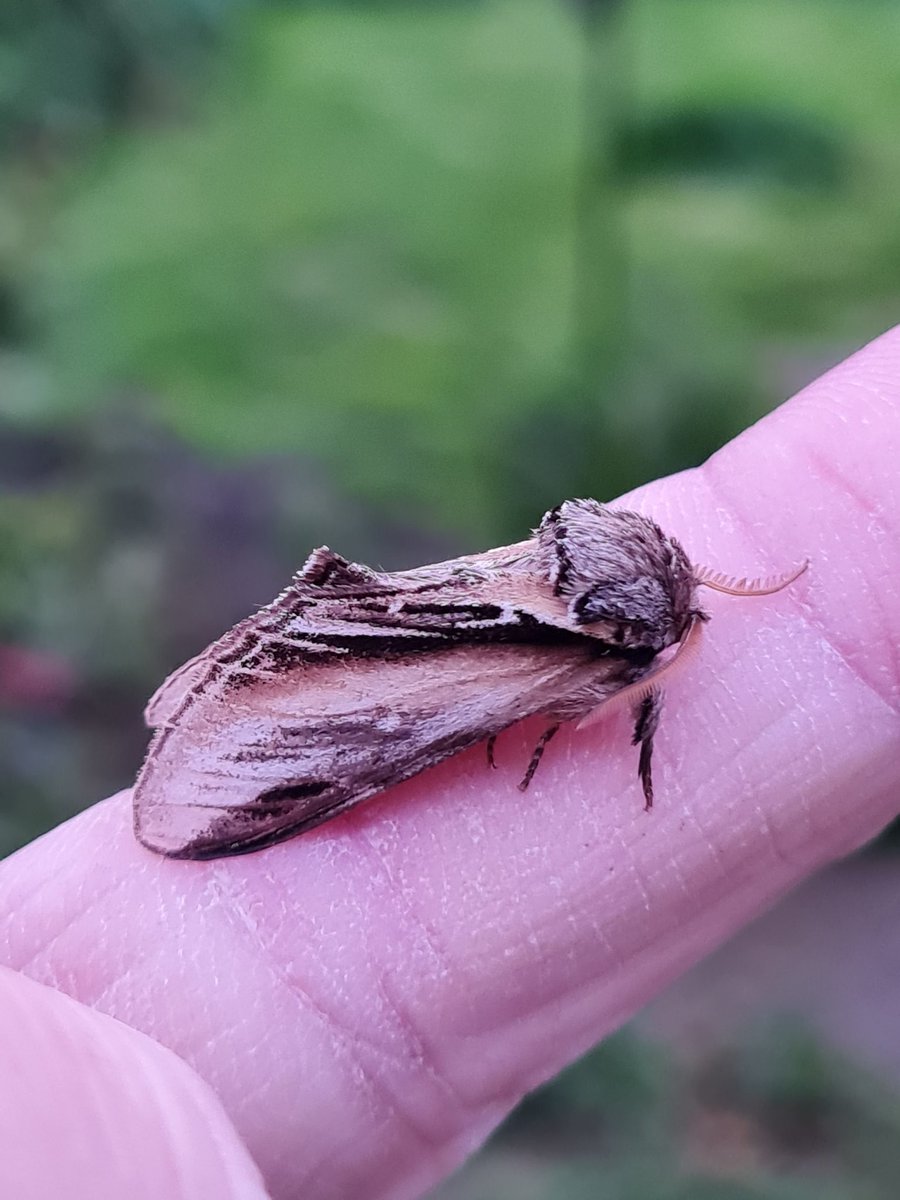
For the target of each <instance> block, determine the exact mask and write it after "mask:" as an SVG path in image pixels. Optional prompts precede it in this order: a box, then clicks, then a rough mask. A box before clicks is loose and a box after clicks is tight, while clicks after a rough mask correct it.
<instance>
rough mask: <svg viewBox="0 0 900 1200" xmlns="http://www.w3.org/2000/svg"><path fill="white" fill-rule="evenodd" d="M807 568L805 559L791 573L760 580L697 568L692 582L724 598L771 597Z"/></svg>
mask: <svg viewBox="0 0 900 1200" xmlns="http://www.w3.org/2000/svg"><path fill="white" fill-rule="evenodd" d="M808 567H809V559H808V558H807V559H804V561H803V562H802V563H801V564H800V566H799V567H795V568H794V570H793V571H788V572H787V573H786V574H784V575H769V576H766V577H765V578H762V579H737V578H735V577H734V576H733V575H723V574H721V573H720V572H718V571H711V570H710V569H709V567H699V568H697V569H696V570H695V571H694V580H695V582H696V583H697V584H698V585H699V586H700V587H708V588H712V590H713V591H714V592H724V593H725V595H726V596H771V595H772V593H773V592H780V591H782V589H783V588H786V587H788V586H789V585H790V584H792V583H793V582H794V580H795V579H799V578H800V576H801V575H802V574H803V572H804V571H805V570H806V569H807V568H808Z"/></svg>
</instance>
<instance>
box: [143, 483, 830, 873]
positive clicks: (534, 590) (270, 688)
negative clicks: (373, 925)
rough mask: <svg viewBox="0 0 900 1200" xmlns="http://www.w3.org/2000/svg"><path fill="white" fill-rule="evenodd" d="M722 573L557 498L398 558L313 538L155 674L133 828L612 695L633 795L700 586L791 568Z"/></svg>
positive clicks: (577, 711)
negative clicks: (626, 737)
mask: <svg viewBox="0 0 900 1200" xmlns="http://www.w3.org/2000/svg"><path fill="white" fill-rule="evenodd" d="M805 565H806V564H804V565H803V566H801V567H800V568H799V569H798V570H795V571H793V572H792V573H790V574H787V575H784V576H782V577H780V578H776V579H770V580H756V581H749V580H734V579H729V578H726V577H724V576H721V575H717V574H714V573H712V572H710V571H708V570H706V569H703V568H697V567H694V566H692V565H691V563H690V561H689V560H688V557H687V555H686V554H685V552H684V550H683V549H682V547H681V545H680V544H679V543H678V542H677V541H676V540H675V538H673V537H669V536H667V535H666V534H665V533H663V531H662V530H661V529H660V528H659V526H658V525H657V524H656V523H655V522H653V521H652V520H650V519H649V518H648V517H645V516H642V515H640V514H639V513H636V512H629V511H626V510H621V509H614V508H609V507H607V506H606V505H603V504H599V503H597V501H595V500H567V501H566V502H565V503H563V504H560V505H559V506H558V507H557V508H554V509H552V510H551V511H550V512H548V513H547V514H546V516H545V517H544V519H543V520H542V521H541V524H540V526H539V527H538V529H537V530H536V531H535V533H534V534H533V536H532V537H530V538H528V539H527V540H526V541H523V542H518V543H516V544H515V545H512V546H504V547H502V548H500V549H497V550H488V551H486V552H485V553H483V554H472V555H468V556H466V557H463V558H456V559H452V560H450V561H449V562H443V563H438V564H436V565H433V566H426V567H419V568H416V569H415V570H410V571H398V572H383V571H375V570H372V569H371V568H369V567H366V566H361V565H359V564H358V563H352V562H348V561H347V560H346V559H344V558H341V556H340V555H339V554H335V553H333V551H331V550H329V549H328V548H327V547H324V546H323V547H320V548H319V549H318V550H314V551H313V552H312V554H310V556H309V558H308V559H307V561H306V563H305V564H304V565H303V567H302V568H301V570H300V571H298V572H297V574H296V575H295V576H294V578H293V580H292V581H291V583H290V584H289V585H288V587H287V588H286V589H285V590H284V591H283V592H282V593H281V595H280V596H278V597H277V598H276V599H275V600H274V601H273V602H272V603H271V604H269V605H268V606H267V607H265V608H263V609H261V610H260V611H259V612H257V613H256V614H255V615H253V616H251V617H248V618H247V619H246V620H244V621H241V622H240V623H239V624H237V625H236V626H235V627H234V628H233V629H231V630H230V631H229V632H228V633H226V634H225V635H224V636H223V637H221V638H219V640H218V641H216V642H214V643H213V644H212V645H211V646H210V647H209V648H208V649H206V650H204V651H203V653H202V654H199V655H198V656H197V657H196V658H192V659H191V660H190V661H189V662H187V663H185V664H184V666H182V667H181V668H180V669H179V670H177V671H175V673H174V674H172V675H170V676H169V678H168V679H167V680H166V681H165V683H163V685H162V686H161V687H160V688H159V690H158V691H157V692H156V694H155V695H154V696H153V697H152V699H151V700H150V702H149V704H148V705H147V709H146V713H145V716H146V720H147V724H148V725H149V726H150V727H151V728H153V729H155V730H156V732H155V734H154V736H153V740H152V742H151V744H150V748H149V751H148V753H147V757H146V760H145V762H144V765H143V768H142V770H141V773H140V775H139V777H138V780H137V785H136V787H135V791H134V818H135V831H136V833H137V837H138V838H139V840H140V841H141V842H143V844H144V845H145V846H148V847H149V848H150V849H151V850H155V851H157V852H158V853H160V854H166V855H170V856H172V857H174V858H214V857H217V856H219V855H226V854H242V853H245V852H247V851H251V850H258V849H261V848H262V847H264V846H269V845H272V843H274V842H278V841H281V840H282V839H283V838H287V837H292V836H293V835H294V834H299V833H303V832H305V831H306V830H308V829H312V828H313V827H314V826H316V825H320V824H321V823H322V822H323V821H328V820H330V819H331V818H332V817H334V816H337V815H338V814H339V813H342V812H345V811H346V810H347V809H348V808H351V807H353V806H354V805H355V804H358V803H359V802H360V801H361V800H365V799H366V798H367V797H369V796H374V795H375V794H376V793H378V792H381V791H383V790H384V789H385V788H387V787H390V786H391V785H392V784H395V783H398V782H400V781H401V780H403V779H408V778H410V776H412V775H416V774H417V773H418V772H420V771H424V770H425V769H426V767H430V766H432V765H433V764H434V763H437V762H440V760H441V759H444V758H446V757H448V756H449V755H451V754H456V753H457V752H458V751H460V750H463V749H465V748H466V747H467V746H472V745H474V744H475V743H476V742H480V741H482V740H487V744H488V757H489V758H491V755H492V750H493V741H494V739H495V737H496V735H497V734H498V733H500V731H501V730H503V729H505V728H507V726H509V725H512V724H513V723H514V722H516V721H519V720H521V719H522V718H524V717H529V716H534V715H536V714H539V715H541V716H543V717H544V718H545V719H546V722H547V727H546V730H545V732H544V734H543V736H542V737H541V738H540V740H539V742H538V745H537V746H536V747H535V750H534V754H533V756H532V759H531V761H530V763H529V764H528V767H527V770H526V771H525V774H524V778H523V780H522V784H521V785H520V786H522V787H527V785H528V782H529V781H530V779H531V777H532V775H533V774H534V771H535V769H536V768H537V765H538V763H539V761H540V757H541V754H542V753H543V751H544V747H545V746H546V744H547V742H548V741H549V739H550V738H551V737H552V735H553V733H554V732H555V731H556V729H557V728H558V727H559V724H560V723H561V722H563V721H572V720H577V721H579V722H580V724H581V725H582V726H583V725H587V724H590V723H592V721H593V720H594V718H595V717H596V716H597V715H602V714H604V713H605V712H606V711H608V710H609V709H610V708H613V707H620V706H622V705H625V706H627V707H628V708H629V709H630V711H631V713H632V715H633V719H634V738H633V740H634V744H635V745H637V746H639V748H640V749H639V761H638V771H639V777H640V781H641V784H642V787H643V794H644V799H645V803H646V806H647V807H649V806H650V804H651V803H652V799H653V784H652V777H651V753H652V748H653V736H654V733H655V732H656V729H657V725H658V723H659V717H660V709H661V704H662V683H663V680H664V678H665V677H666V676H667V674H668V673H669V672H671V671H672V670H673V669H674V668H675V667H676V665H678V664H679V663H681V664H683V663H684V662H685V661H686V660H687V659H688V658H689V657H690V655H691V653H692V652H693V651H694V650H696V647H697V643H698V638H699V635H700V630H701V628H702V625H703V623H704V622H705V621H706V620H707V616H706V614H705V613H704V612H703V610H702V608H701V607H700V605H699V600H698V595H699V592H700V589H701V588H704V587H708V588H714V589H716V590H718V591H722V592H727V593H729V594H731V595H737V596H758V595H766V594H768V593H770V592H775V591H779V590H780V589H781V588H783V587H786V586H787V585H788V584H789V583H791V582H792V581H793V580H794V579H796V578H797V576H798V575H799V574H800V573H801V572H802V571H803V570H804V569H805Z"/></svg>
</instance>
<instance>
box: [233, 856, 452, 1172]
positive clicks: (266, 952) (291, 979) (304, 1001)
mask: <svg viewBox="0 0 900 1200" xmlns="http://www.w3.org/2000/svg"><path fill="white" fill-rule="evenodd" d="M215 874H216V877H217V882H218V883H219V885H220V887H221V890H222V895H223V897H224V899H225V900H226V901H227V903H228V906H229V907H230V909H231V911H232V912H233V913H234V914H235V916H236V917H237V919H238V921H239V923H240V925H241V927H242V928H243V929H244V931H245V932H246V933H247V934H249V935H250V939H251V940H252V943H253V945H254V946H255V947H256V949H257V951H258V952H259V953H258V955H257V959H258V961H260V962H261V963H262V964H263V965H264V966H266V968H267V969H268V970H269V971H270V973H271V975H272V978H273V979H275V980H276V981H277V982H278V983H279V985H281V986H282V987H284V988H285V989H287V991H288V992H289V994H290V995H291V996H292V997H293V998H294V999H295V1000H296V1001H297V1002H298V1003H299V1005H300V1006H301V1008H302V1009H303V1010H305V1011H306V1012H309V1013H311V1014H312V1015H313V1016H314V1017H315V1018H316V1020H318V1021H320V1022H321V1023H322V1024H323V1025H324V1026H325V1028H326V1029H327V1030H328V1031H329V1032H330V1033H331V1035H332V1036H333V1037H334V1040H335V1043H336V1045H337V1046H340V1047H341V1049H342V1050H343V1051H344V1053H345V1054H346V1055H347V1058H348V1059H349V1061H350V1062H351V1063H352V1064H353V1065H354V1067H355V1068H356V1070H357V1071H358V1073H359V1076H360V1078H361V1079H363V1080H364V1081H365V1084H366V1088H367V1091H368V1093H369V1095H370V1096H371V1097H372V1098H373V1100H375V1101H377V1103H379V1104H381V1105H382V1106H383V1107H384V1108H385V1109H386V1110H387V1111H388V1112H391V1113H393V1114H394V1115H395V1116H397V1117H399V1118H400V1120H401V1121H402V1122H403V1124H404V1125H405V1126H406V1128H407V1129H408V1130H409V1131H410V1133H411V1134H413V1135H414V1136H415V1138H416V1139H417V1141H418V1142H419V1144H420V1145H424V1146H425V1147H428V1148H431V1149H434V1148H435V1139H434V1136H433V1134H431V1133H430V1132H429V1131H427V1130H425V1129H424V1128H422V1127H421V1126H420V1124H419V1123H418V1122H417V1121H416V1120H415V1118H414V1116H413V1114H412V1113H411V1112H410V1111H409V1110H408V1108H406V1106H403V1105H401V1103H400V1100H399V1095H398V1093H397V1091H396V1089H395V1088H393V1087H390V1086H389V1085H388V1083H387V1078H388V1075H389V1073H388V1072H385V1073H384V1075H380V1074H379V1073H378V1066H380V1065H382V1064H383V1063H384V1062H385V1061H386V1060H387V1061H389V1062H391V1066H393V1067H395V1068H396V1067H398V1066H402V1065H405V1063H404V1062H401V1060H400V1059H399V1058H398V1057H397V1056H396V1055H395V1056H393V1061H391V1059H390V1058H389V1057H388V1055H387V1053H386V1049H387V1048H386V1046H385V1045H384V1043H382V1044H380V1045H379V1043H378V1042H377V1041H373V1040H371V1039H370V1038H369V1037H367V1036H366V1035H365V1033H364V1030H363V1029H362V1028H361V1027H359V1028H351V1027H350V1026H349V1025H347V1024H346V1022H344V1021H343V1020H342V1019H341V1018H340V1017H338V1015H337V1013H336V1012H335V1011H334V1010H333V1009H331V1008H329V1007H326V1006H325V1005H324V1004H322V1003H321V1002H320V1001H316V1000H314V999H313V997H312V995H311V994H310V993H309V992H308V991H307V990H306V989H305V988H304V987H303V986H302V985H301V984H300V982H299V981H298V980H297V978H296V976H295V975H293V974H291V973H289V972H288V971H286V970H284V969H283V968H282V967H281V966H280V965H279V962H278V957H277V954H275V953H274V952H273V950H272V948H271V947H270V946H269V945H268V943H267V940H266V938H265V937H264V936H263V934H262V931H261V930H260V928H259V926H258V924H257V923H256V922H255V921H254V920H253V918H252V917H251V915H250V913H249V912H248V910H247V909H246V907H245V906H244V904H243V903H242V901H241V900H240V898H239V896H238V894H237V892H236V891H235V890H234V888H232V887H231V886H230V880H231V878H232V872H230V871H228V870H227V869H221V870H218V871H216V873H215ZM226 878H227V879H228V880H229V883H228V884H224V880H225V879H226ZM363 1048H365V1049H366V1050H368V1051H369V1052H370V1055H371V1056H372V1057H373V1058H374V1059H375V1060H376V1064H375V1065H372V1064H370V1063H368V1062H366V1061H365V1057H364V1055H363V1054H362V1053H361V1051H362V1049H363ZM415 1061H417V1062H418V1061H419V1059H418V1058H416V1059H415Z"/></svg>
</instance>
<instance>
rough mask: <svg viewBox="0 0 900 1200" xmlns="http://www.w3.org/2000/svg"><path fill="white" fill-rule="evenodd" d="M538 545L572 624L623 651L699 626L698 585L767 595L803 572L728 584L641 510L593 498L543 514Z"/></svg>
mask: <svg viewBox="0 0 900 1200" xmlns="http://www.w3.org/2000/svg"><path fill="white" fill-rule="evenodd" d="M537 537H538V545H539V548H540V554H541V556H542V559H543V565H544V566H545V569H546V571H547V576H548V579H549V581H550V583H551V585H552V586H553V590H554V592H555V593H556V595H557V596H559V597H560V599H562V600H564V601H565V603H566V604H567V606H568V610H569V616H570V619H571V621H572V622H573V624H574V625H577V626H579V627H582V629H583V631H584V632H585V633H588V634H590V635H592V636H594V637H597V638H599V639H600V640H602V641H604V642H609V643H611V644H613V645H620V646H622V647H623V648H630V649H640V648H645V649H648V650H652V651H654V652H656V653H658V652H659V651H661V650H664V649H665V648H666V647H667V646H671V645H673V644H674V643H675V642H681V641H682V639H683V638H685V637H686V635H687V634H688V632H689V631H690V630H691V629H692V628H695V627H697V624H698V622H701V621H705V620H706V619H707V618H706V614H705V613H704V612H703V611H702V609H701V608H700V606H699V603H698V600H697V594H698V591H699V589H700V588H701V587H708V588H712V589H713V590H714V591H719V592H725V593H726V594H728V595H731V596H767V595H770V594H771V593H773V592H778V591H781V589H782V588H785V587H787V586H788V584H790V583H793V581H794V580H795V579H797V577H798V576H799V575H802V574H803V572H804V571H805V570H806V568H807V565H808V564H807V563H806V562H804V563H802V564H801V565H800V566H799V567H798V568H797V569H796V570H794V571H791V572H789V573H787V574H785V575H780V576H777V577H774V578H769V579H752V580H751V579H733V578H731V577H729V576H725V575H721V574H718V573H717V572H715V571H711V570H709V569H708V568H705V567H699V568H695V567H692V566H691V563H690V561H689V559H688V557H687V555H686V554H685V552H684V549H683V547H682V546H681V543H680V542H678V541H677V540H676V539H675V538H673V537H668V536H667V535H666V534H665V533H663V531H662V530H661V529H660V527H659V526H658V525H657V524H656V522H655V521H651V520H650V518H649V517H645V516H642V515H641V514H640V513H636V512H630V511H628V510H625V509H612V508H607V507H606V505H603V504H598V503H597V501H596V500H567V501H566V502H565V503H563V504H560V505H559V506H558V507H557V508H554V509H552V510H551V511H550V512H549V513H547V515H546V516H545V517H544V520H543V521H542V522H541V526H540V528H539V529H538V531H537Z"/></svg>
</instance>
